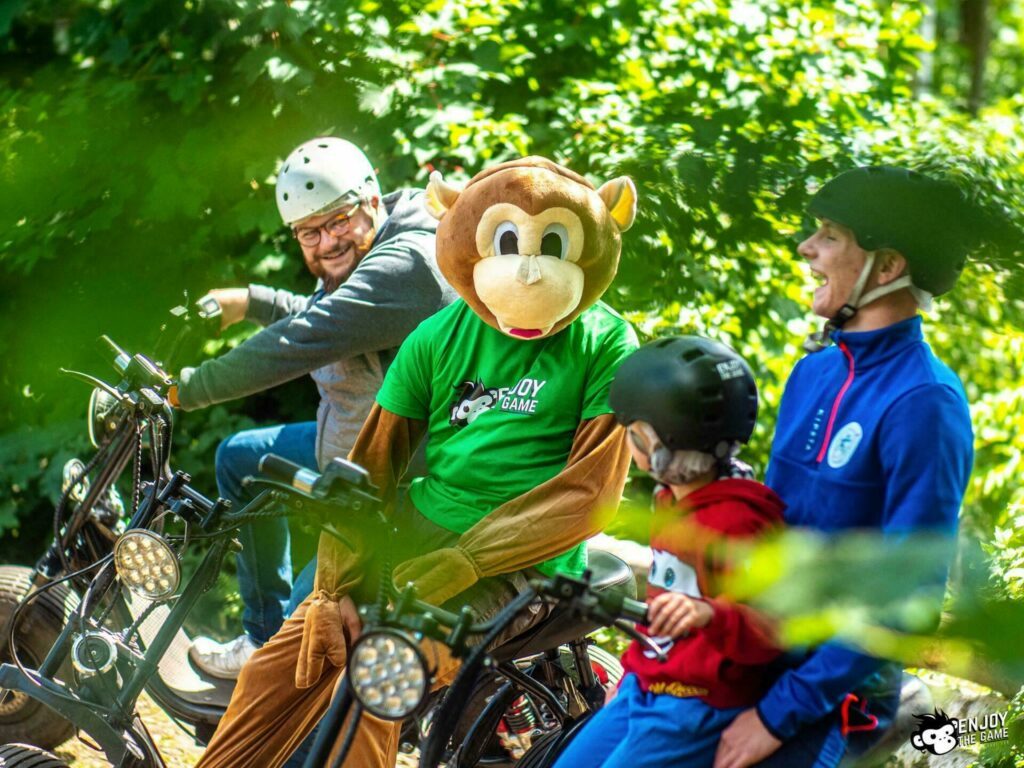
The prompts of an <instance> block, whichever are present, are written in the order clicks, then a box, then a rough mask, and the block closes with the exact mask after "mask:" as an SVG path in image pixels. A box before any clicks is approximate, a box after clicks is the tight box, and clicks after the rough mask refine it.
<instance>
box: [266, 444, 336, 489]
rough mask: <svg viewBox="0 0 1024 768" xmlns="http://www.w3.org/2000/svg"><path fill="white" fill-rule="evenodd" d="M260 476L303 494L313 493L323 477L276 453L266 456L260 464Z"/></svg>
mask: <svg viewBox="0 0 1024 768" xmlns="http://www.w3.org/2000/svg"><path fill="white" fill-rule="evenodd" d="M258 466H259V471H260V474H263V475H266V476H267V477H269V478H270V479H271V480H276V481H277V482H279V483H284V484H285V485H290V486H291V487H292V488H294V489H295V490H297V491H301V492H302V493H309V494H311V493H313V490H314V488H315V486H316V484H317V482H318V481H319V480H320V478H321V477H322V475H320V473H318V472H314V471H313V470H311V469H307V468H306V467H303V466H302V465H300V464H296V463H295V462H294V461H288V459H285V458H283V457H281V456H278V455H277V454H274V453H267V454H264V455H263V456H262V457H261V458H260V462H259V465H258Z"/></svg>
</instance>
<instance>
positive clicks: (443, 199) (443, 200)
mask: <svg viewBox="0 0 1024 768" xmlns="http://www.w3.org/2000/svg"><path fill="white" fill-rule="evenodd" d="M460 194H461V190H458V189H455V187H453V186H452V185H451V184H448V183H446V182H445V180H444V179H442V178H441V172H440V171H433V172H432V173H431V174H430V181H429V182H428V183H427V199H426V206H427V211H428V212H429V213H430V215H431V216H433V217H434V218H435V219H437V220H438V221H440V220H441V219H442V218H443V217H444V215H445V214H446V213H448V209H449V208H451V207H452V206H453V205H455V201H456V200H458V199H459V195H460Z"/></svg>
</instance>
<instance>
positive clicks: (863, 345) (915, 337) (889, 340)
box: [832, 315, 924, 367]
mask: <svg viewBox="0 0 1024 768" xmlns="http://www.w3.org/2000/svg"><path fill="white" fill-rule="evenodd" d="M832 338H833V340H834V341H835V342H836V344H840V343H841V344H843V345H845V346H846V348H847V349H849V350H850V354H851V355H853V359H854V360H855V361H856V362H857V366H858V367H862V366H864V365H870V364H871V363H874V362H881V361H882V360H885V359H887V358H889V357H891V356H892V355H894V354H897V353H898V352H900V351H902V350H904V349H906V348H907V347H909V346H911V345H913V344H917V343H919V342H921V341H923V340H924V334H923V333H922V332H921V316H920V315H915V316H914V317H910V318H907V319H906V320H901V321H900V322H898V323H893V324H892V325H887V326H886V327H885V328H877V329H875V330H873V331H843V330H837V331H835V332H833V334H832Z"/></svg>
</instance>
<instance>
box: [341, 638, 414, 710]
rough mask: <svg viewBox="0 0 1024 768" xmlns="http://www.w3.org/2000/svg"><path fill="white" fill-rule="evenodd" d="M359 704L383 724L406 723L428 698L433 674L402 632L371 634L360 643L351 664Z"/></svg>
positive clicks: (352, 654) (350, 668)
mask: <svg viewBox="0 0 1024 768" xmlns="http://www.w3.org/2000/svg"><path fill="white" fill-rule="evenodd" d="M348 679H349V685H351V686H352V694H353V695H354V696H355V697H356V701H358V702H359V703H360V704H362V705H363V708H364V709H366V710H367V711H368V712H369V713H370V714H372V715H374V716H375V717H379V718H380V719H381V720H404V719H405V718H407V717H408V716H409V715H411V714H413V713H414V712H415V711H416V710H417V709H419V707H420V705H421V704H422V703H423V700H424V699H426V697H427V690H428V688H429V687H430V674H429V673H428V671H427V662H426V659H424V658H423V653H422V652H421V651H420V649H419V646H418V645H416V643H415V642H413V640H411V639H410V638H409V637H408V636H406V635H404V634H402V633H401V632H396V631H393V630H380V631H376V632H369V633H367V634H365V635H363V636H362V637H360V638H359V640H358V641H356V644H355V646H354V647H353V648H352V653H351V655H350V656H349V660H348Z"/></svg>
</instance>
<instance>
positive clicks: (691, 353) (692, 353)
mask: <svg viewBox="0 0 1024 768" xmlns="http://www.w3.org/2000/svg"><path fill="white" fill-rule="evenodd" d="M698 357H704V350H703V349H688V350H686V351H685V352H683V360H685V361H686V362H690V361H691V360H696V359H697V358H698Z"/></svg>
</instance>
